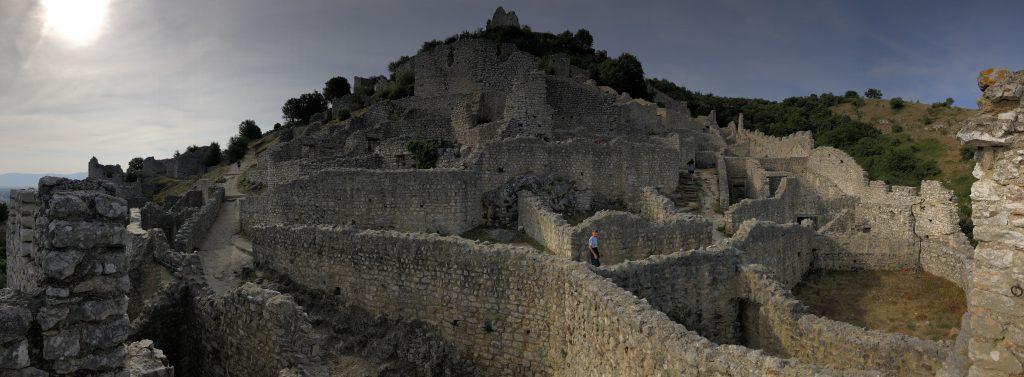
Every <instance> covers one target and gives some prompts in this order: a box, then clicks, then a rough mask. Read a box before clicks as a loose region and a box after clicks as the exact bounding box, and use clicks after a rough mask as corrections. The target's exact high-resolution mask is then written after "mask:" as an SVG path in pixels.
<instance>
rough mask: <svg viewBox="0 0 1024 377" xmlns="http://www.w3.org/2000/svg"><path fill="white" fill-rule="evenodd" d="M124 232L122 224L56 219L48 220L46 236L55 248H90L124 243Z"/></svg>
mask: <svg viewBox="0 0 1024 377" xmlns="http://www.w3.org/2000/svg"><path fill="white" fill-rule="evenodd" d="M126 232H127V231H126V230H125V227H124V226H123V225H120V224H116V223H96V222H85V221H63V220H58V221H53V222H50V224H49V225H48V227H47V229H46V238H47V239H48V240H49V241H50V246H52V247H56V248H63V247H76V248H79V249H92V248H95V247H102V246H120V245H124V242H125V237H126Z"/></svg>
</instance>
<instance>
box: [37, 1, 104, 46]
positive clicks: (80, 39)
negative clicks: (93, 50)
mask: <svg viewBox="0 0 1024 377" xmlns="http://www.w3.org/2000/svg"><path fill="white" fill-rule="evenodd" d="M42 4H43V10H44V11H45V14H46V30H47V31H48V32H52V33H54V34H55V35H56V36H57V37H59V38H61V39H63V40H66V41H68V42H69V43H71V44H73V45H76V46H85V45H90V44H92V43H93V42H95V41H96V38H98V37H99V36H100V33H101V32H102V31H103V23H104V21H105V19H106V17H107V7H108V6H109V5H110V0H42Z"/></svg>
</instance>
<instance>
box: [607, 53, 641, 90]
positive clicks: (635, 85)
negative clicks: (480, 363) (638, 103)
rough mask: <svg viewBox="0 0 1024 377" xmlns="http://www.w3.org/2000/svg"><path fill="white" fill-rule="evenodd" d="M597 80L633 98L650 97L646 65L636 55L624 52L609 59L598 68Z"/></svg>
mask: <svg viewBox="0 0 1024 377" xmlns="http://www.w3.org/2000/svg"><path fill="white" fill-rule="evenodd" d="M597 82H598V83H600V84H602V85H607V86H610V87H612V88H613V89H615V90H616V91H619V92H624V93H629V95H630V96H632V97H633V98H649V97H650V95H649V94H648V93H647V82H646V81H644V67H643V65H642V64H640V60H637V58H636V56H633V55H631V54H627V53H623V54H622V55H619V57H618V58H615V59H608V60H605V61H604V62H602V63H601V65H600V66H598V69H597Z"/></svg>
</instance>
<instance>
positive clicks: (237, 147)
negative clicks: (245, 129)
mask: <svg viewBox="0 0 1024 377" xmlns="http://www.w3.org/2000/svg"><path fill="white" fill-rule="evenodd" d="M248 150H249V143H248V141H246V140H245V138H244V137H242V136H232V137H231V140H229V141H228V150H227V153H226V154H227V156H228V162H236V161H238V160H241V159H242V158H244V157H245V152H246V151H248Z"/></svg>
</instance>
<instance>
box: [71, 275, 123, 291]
mask: <svg viewBox="0 0 1024 377" xmlns="http://www.w3.org/2000/svg"><path fill="white" fill-rule="evenodd" d="M130 288H131V280H130V279H129V278H128V276H127V275H124V276H117V275H103V276H94V277H92V278H89V279H88V280H85V281H83V282H81V283H78V284H76V285H75V287H74V288H73V289H72V292H74V293H75V294H79V293H90V294H111V293H119V292H127V291H128V290H129V289H130Z"/></svg>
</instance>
